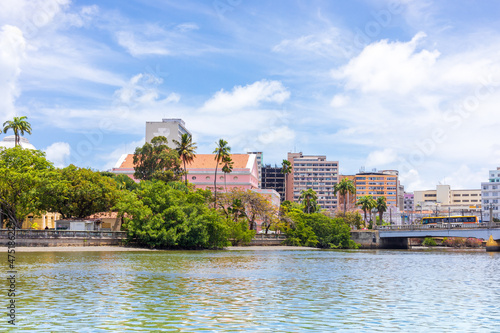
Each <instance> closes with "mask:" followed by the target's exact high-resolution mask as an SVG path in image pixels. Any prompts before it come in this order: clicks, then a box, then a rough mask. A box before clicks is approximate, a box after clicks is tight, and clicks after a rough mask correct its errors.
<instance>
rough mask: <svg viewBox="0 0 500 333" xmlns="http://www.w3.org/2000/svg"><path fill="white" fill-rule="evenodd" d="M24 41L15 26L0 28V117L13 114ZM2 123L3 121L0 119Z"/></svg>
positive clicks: (24, 47)
mask: <svg viewBox="0 0 500 333" xmlns="http://www.w3.org/2000/svg"><path fill="white" fill-rule="evenodd" d="M25 49H26V41H25V39H24V36H23V33H22V32H21V30H20V29H19V28H17V27H14V26H11V25H4V26H2V27H1V29H0V77H1V78H2V80H0V119H4V121H5V120H7V119H10V118H12V116H14V115H15V113H16V112H15V100H16V98H17V97H18V96H19V94H20V89H19V86H18V77H19V74H20V73H21V63H22V60H23V58H24V56H25ZM2 123H3V121H2Z"/></svg>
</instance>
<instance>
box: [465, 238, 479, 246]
mask: <svg viewBox="0 0 500 333" xmlns="http://www.w3.org/2000/svg"><path fill="white" fill-rule="evenodd" d="M482 245H483V240H482V239H478V238H467V239H466V240H465V246H467V247H474V248H477V247H481V246H482Z"/></svg>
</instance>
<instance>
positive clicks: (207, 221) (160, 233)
mask: <svg viewBox="0 0 500 333" xmlns="http://www.w3.org/2000/svg"><path fill="white" fill-rule="evenodd" d="M176 184H178V183H175V182H171V183H164V182H161V181H144V182H141V183H140V184H139V187H138V189H137V190H135V191H133V192H131V195H132V196H131V197H128V198H127V200H123V201H120V202H119V203H118V205H117V207H118V211H119V213H120V214H123V215H124V225H123V227H124V228H125V229H126V230H127V232H128V237H129V238H128V239H129V241H134V242H137V244H139V245H142V246H147V247H150V248H160V249H161V248H171V249H205V248H221V247H224V246H227V245H228V244H229V243H228V234H229V226H228V224H227V223H226V221H225V219H224V217H222V216H221V215H220V214H218V212H217V211H216V210H215V209H210V208H208V204H207V198H208V197H209V196H210V194H207V193H206V191H204V190H201V189H198V190H196V191H194V190H192V189H189V190H188V191H186V190H185V187H184V186H183V187H180V186H176Z"/></svg>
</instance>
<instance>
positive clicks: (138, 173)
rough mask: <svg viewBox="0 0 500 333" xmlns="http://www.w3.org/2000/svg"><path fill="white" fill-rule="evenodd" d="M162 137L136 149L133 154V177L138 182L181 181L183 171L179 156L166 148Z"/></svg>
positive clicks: (165, 140) (165, 142)
mask: <svg viewBox="0 0 500 333" xmlns="http://www.w3.org/2000/svg"><path fill="white" fill-rule="evenodd" d="M167 143H168V140H167V138H166V137H164V136H156V137H154V138H153V139H151V143H149V142H146V143H145V144H144V145H143V146H142V147H137V148H136V149H135V153H134V166H135V167H134V170H135V172H134V177H135V178H136V179H140V180H153V179H159V180H162V181H164V182H169V181H178V180H181V177H182V175H183V171H182V169H181V160H180V159H179V154H178V153H177V151H175V150H174V149H171V148H169V147H168V146H167Z"/></svg>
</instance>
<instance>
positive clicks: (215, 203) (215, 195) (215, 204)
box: [214, 161, 219, 208]
mask: <svg viewBox="0 0 500 333" xmlns="http://www.w3.org/2000/svg"><path fill="white" fill-rule="evenodd" d="M218 166H219V161H217V164H216V165H215V179H214V208H217V167H218Z"/></svg>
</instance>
